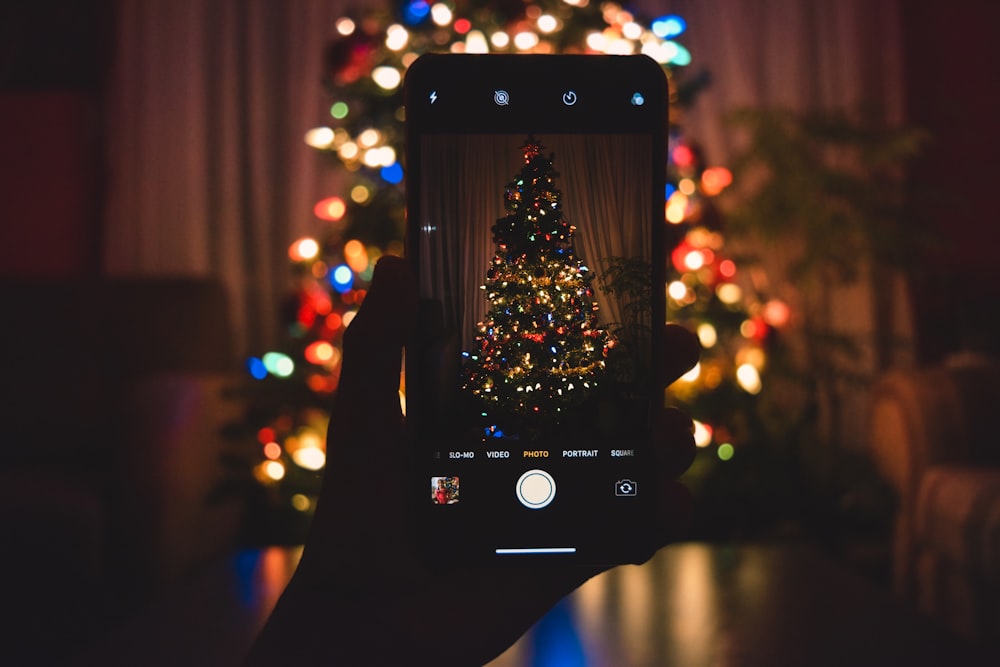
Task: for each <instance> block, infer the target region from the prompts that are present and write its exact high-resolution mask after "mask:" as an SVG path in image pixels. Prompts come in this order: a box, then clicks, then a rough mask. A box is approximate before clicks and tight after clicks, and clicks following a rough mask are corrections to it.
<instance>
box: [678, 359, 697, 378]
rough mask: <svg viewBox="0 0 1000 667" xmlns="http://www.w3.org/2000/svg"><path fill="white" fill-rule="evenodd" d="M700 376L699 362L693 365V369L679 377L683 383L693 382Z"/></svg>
mask: <svg viewBox="0 0 1000 667" xmlns="http://www.w3.org/2000/svg"><path fill="white" fill-rule="evenodd" d="M700 375H701V362H698V363H697V364H695V365H694V368H692V369H691V370H689V371H688V372H687V373H685V374H684V375H682V376H681V380H683V381H684V382H694V381H695V380H697V379H698V377H699V376H700Z"/></svg>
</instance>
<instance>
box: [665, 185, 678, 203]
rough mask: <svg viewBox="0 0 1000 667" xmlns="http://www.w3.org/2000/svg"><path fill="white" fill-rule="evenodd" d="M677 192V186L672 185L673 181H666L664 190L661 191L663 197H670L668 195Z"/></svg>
mask: <svg viewBox="0 0 1000 667" xmlns="http://www.w3.org/2000/svg"><path fill="white" fill-rule="evenodd" d="M675 192H677V188H675V187H674V184H673V183H667V187H666V191H665V192H664V193H663V198H664V199H670V195H672V194H674V193H675Z"/></svg>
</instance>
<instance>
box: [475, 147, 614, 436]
mask: <svg viewBox="0 0 1000 667" xmlns="http://www.w3.org/2000/svg"><path fill="white" fill-rule="evenodd" d="M542 149H543V146H542V145H541V144H540V143H539V142H538V141H536V140H535V139H534V137H530V136H529V137H528V139H527V141H526V142H525V145H524V146H523V147H522V150H523V152H524V165H523V167H522V168H521V170H520V171H519V172H518V174H517V175H516V176H515V177H514V179H513V180H512V181H511V182H510V183H508V184H507V189H506V196H505V200H504V209H505V210H506V212H507V215H506V216H505V217H503V218H500V219H499V220H497V222H496V224H495V225H494V226H493V228H492V232H493V242H494V243H495V244H496V246H497V251H496V254H495V255H494V257H493V262H492V265H491V266H490V268H489V270H488V271H487V274H486V284H485V285H483V289H484V290H485V292H486V298H487V299H488V300H489V303H490V307H489V310H488V311H487V313H486V317H485V319H484V320H483V321H482V322H480V323H479V324H478V333H477V335H476V338H475V341H476V347H475V349H473V350H470V351H468V352H466V353H465V354H466V355H467V357H468V362H467V364H466V370H467V373H466V384H465V388H466V389H467V390H469V391H471V392H472V394H473V395H474V396H476V397H478V398H479V399H480V401H481V402H482V404H483V406H482V410H483V411H484V416H485V417H486V418H487V422H489V424H488V426H487V427H486V431H487V435H492V436H494V437H498V434H503V433H506V434H507V435H508V436H516V437H522V438H529V439H530V438H531V437H532V436H537V435H538V433H539V432H540V429H541V428H542V427H543V426H547V427H549V428H552V427H558V426H561V425H564V424H565V423H566V420H565V419H564V417H565V416H566V415H567V414H568V413H570V412H571V410H572V408H574V407H579V406H580V405H581V404H583V403H584V402H585V401H586V400H587V398H588V397H589V396H591V395H592V394H593V390H594V389H595V388H596V387H597V384H598V382H599V381H600V379H601V378H602V376H603V374H604V368H605V357H606V356H607V353H608V349H609V347H611V346H612V345H613V341H612V340H611V338H610V337H609V336H608V333H607V332H606V331H605V330H603V329H601V328H600V327H599V326H598V322H597V311H598V305H597V302H596V301H594V292H593V289H592V288H591V286H590V283H591V280H592V275H591V273H590V270H589V269H588V268H587V266H585V265H584V263H583V259H582V258H580V257H579V256H578V255H577V254H576V251H575V249H574V245H573V235H574V233H575V232H576V228H575V227H574V226H573V225H571V224H570V223H569V221H568V220H567V219H566V217H565V216H564V215H563V211H562V206H561V203H560V192H559V190H558V189H556V187H555V178H556V176H558V174H557V173H556V171H555V169H554V168H553V157H552V156H551V155H550V156H548V157H546V156H545V155H543V154H542ZM500 437H502V435H501V436H500Z"/></svg>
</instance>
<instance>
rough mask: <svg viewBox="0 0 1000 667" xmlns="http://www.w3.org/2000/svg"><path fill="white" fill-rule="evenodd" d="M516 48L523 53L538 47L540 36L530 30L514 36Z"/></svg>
mask: <svg viewBox="0 0 1000 667" xmlns="http://www.w3.org/2000/svg"><path fill="white" fill-rule="evenodd" d="M514 46H516V47H517V48H518V49H520V50H521V51H527V50H529V49H533V48H535V47H536V46H538V35H536V34H535V33H533V32H530V31H528V30H525V31H524V32H519V33H517V34H516V35H514Z"/></svg>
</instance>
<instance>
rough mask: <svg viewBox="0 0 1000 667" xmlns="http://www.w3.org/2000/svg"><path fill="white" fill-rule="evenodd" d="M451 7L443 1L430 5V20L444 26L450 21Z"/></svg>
mask: <svg viewBox="0 0 1000 667" xmlns="http://www.w3.org/2000/svg"><path fill="white" fill-rule="evenodd" d="M451 17H452V13H451V8H450V7H448V5H446V4H444V3H443V2H438V3H435V4H434V5H431V20H432V21H434V23H436V24H437V25H439V26H446V25H448V24H449V23H451Z"/></svg>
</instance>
